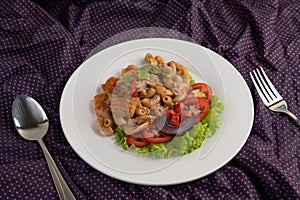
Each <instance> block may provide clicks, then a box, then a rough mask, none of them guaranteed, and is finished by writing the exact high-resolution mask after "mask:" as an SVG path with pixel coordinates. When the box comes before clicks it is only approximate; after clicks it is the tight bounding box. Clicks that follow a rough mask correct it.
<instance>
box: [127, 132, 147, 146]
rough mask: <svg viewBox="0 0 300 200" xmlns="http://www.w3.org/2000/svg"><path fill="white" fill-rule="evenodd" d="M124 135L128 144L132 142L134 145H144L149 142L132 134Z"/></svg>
mask: <svg viewBox="0 0 300 200" xmlns="http://www.w3.org/2000/svg"><path fill="white" fill-rule="evenodd" d="M125 136H126V142H127V143H128V144H133V145H134V146H136V147H145V146H147V145H148V144H150V142H149V141H148V140H146V138H141V137H134V136H132V135H125Z"/></svg>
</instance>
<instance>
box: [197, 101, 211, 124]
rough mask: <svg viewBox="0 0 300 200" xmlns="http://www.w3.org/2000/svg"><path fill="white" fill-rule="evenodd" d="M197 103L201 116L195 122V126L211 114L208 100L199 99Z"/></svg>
mask: <svg viewBox="0 0 300 200" xmlns="http://www.w3.org/2000/svg"><path fill="white" fill-rule="evenodd" d="M197 101H198V108H199V110H200V114H199V116H198V118H197V119H196V121H195V122H194V123H195V124H198V123H199V122H201V121H202V120H203V119H204V118H205V117H206V116H207V114H208V112H209V101H208V100H207V99H205V98H202V97H197Z"/></svg>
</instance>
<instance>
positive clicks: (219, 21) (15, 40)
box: [0, 0, 300, 199]
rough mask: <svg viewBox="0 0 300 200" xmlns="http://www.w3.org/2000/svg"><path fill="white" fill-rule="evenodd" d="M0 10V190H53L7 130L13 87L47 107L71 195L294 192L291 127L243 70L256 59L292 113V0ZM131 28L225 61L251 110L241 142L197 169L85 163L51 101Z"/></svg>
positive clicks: (298, 56) (32, 147)
mask: <svg viewBox="0 0 300 200" xmlns="http://www.w3.org/2000/svg"><path fill="white" fill-rule="evenodd" d="M0 16H1V17H0V96H1V98H0V111H1V119H0V199H58V195H57V192H56V190H55V187H54V184H53V182H52V179H51V176H50V173H49V170H48V168H47V164H46V162H45V159H44V156H43V154H42V151H41V149H40V147H39V146H38V144H37V143H36V142H29V141H25V140H24V139H23V138H21V136H19V135H18V134H17V133H16V131H15V129H14V124H13V121H12V117H11V105H12V102H13V99H14V98H15V96H16V95H18V94H28V95H30V96H31V97H33V98H35V99H36V100H37V101H38V102H39V103H40V104H41V105H42V106H43V107H44V109H45V110H46V111H47V114H48V117H49V120H50V121H51V123H50V128H49V131H48V133H47V135H46V137H45V138H44V140H45V143H46V146H47V147H48V149H49V152H50V153H51V155H52V156H53V158H54V160H55V162H56V164H57V165H58V167H59V168H60V170H61V172H62V174H63V175H64V177H66V181H67V182H68V183H69V185H70V187H71V190H72V191H74V194H75V196H76V198H77V199H300V181H299V180H300V170H299V166H300V159H299V157H300V134H299V132H300V129H299V128H298V127H297V126H296V125H295V123H294V122H293V121H292V119H291V118H289V117H287V116H286V115H283V114H278V113H273V112H271V111H270V110H268V109H267V108H266V107H265V106H264V104H263V103H262V101H261V100H260V98H259V96H258V94H257V92H256V91H255V88H254V86H253V84H252V82H251V80H250V76H249V72H251V71H252V70H253V69H254V68H257V67H263V68H264V69H265V71H266V73H267V74H268V75H269V77H270V79H271V80H272V82H273V83H274V85H275V86H276V88H277V89H278V90H279V92H280V93H281V94H282V96H284V97H285V99H286V101H287V102H288V105H289V109H290V110H291V111H293V113H295V114H296V115H297V116H300V104H299V102H300V90H299V88H300V34H299V31H300V1H299V0H273V1H270V0H230V1H227V0H210V1H208V0H147V1H146V0H135V1H129V0H115V1H102V0H52V1H46V0H34V1H33V0H5V1H0ZM141 27H163V28H168V29H173V30H176V31H179V32H181V33H183V34H187V35H188V36H190V37H191V38H192V39H193V40H194V41H195V42H196V43H198V44H200V45H202V46H205V47H207V48H209V49H211V50H213V51H215V52H217V53H218V54H220V55H221V56H223V57H224V58H226V59H227V60H228V61H230V62H231V63H232V64H233V65H234V67H235V68H236V69H237V70H238V71H239V72H240V73H241V75H242V76H243V78H244V79H245V80H246V82H247V84H248V86H249V88H250V90H251V93H252V95H253V100H254V109H255V119H254V124H253V128H252V130H251V133H250V136H249V138H248V140H247V142H246V144H245V145H244V146H243V148H242V149H241V151H240V152H239V153H238V154H237V155H236V156H235V157H234V158H233V159H232V160H231V161H230V162H229V163H227V164H226V165H225V166H223V167H222V168H220V169H219V170H217V171H215V172H214V173H212V174H210V175H208V176H206V177H203V178H200V179H198V180H195V181H191V182H188V183H183V184H178V185H173V186H159V187H158V186H143V185H136V184H130V183H126V182H123V181H120V180H117V179H114V178H111V177H109V176H107V175H104V174H102V173H101V172H99V171H97V170H95V169H93V168H92V167H90V166H89V165H88V164H87V163H85V162H84V161H83V160H82V159H81V158H80V157H79V156H78V155H77V154H76V153H75V152H74V150H73V149H72V148H71V146H70V145H69V144H68V141H67V140H66V138H65V137H64V134H63V131H62V128H61V125H60V119H59V103H60V97H61V94H62V92H63V88H64V86H65V84H66V83H67V81H68V79H69V77H70V76H71V74H72V73H73V72H74V71H75V70H76V69H77V68H78V67H79V66H80V64H81V63H82V62H83V61H84V59H85V57H86V56H87V55H88V54H89V52H90V51H91V50H92V49H93V48H94V47H95V46H97V44H99V43H100V42H102V41H103V40H105V39H107V38H109V37H111V36H113V35H115V34H117V33H120V32H123V31H126V30H129V29H134V28H141ZM238 96H239V93H238V91H237V94H236V97H237V98H238ZM239 120H241V119H236V123H239ZM237 134H239V133H237ZM228 145H230V144H228ZM195 170H197V169H196V168H195Z"/></svg>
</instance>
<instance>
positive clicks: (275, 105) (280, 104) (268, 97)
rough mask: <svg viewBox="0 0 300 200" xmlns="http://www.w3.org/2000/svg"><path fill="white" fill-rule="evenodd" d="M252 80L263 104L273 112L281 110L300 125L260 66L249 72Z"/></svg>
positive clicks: (299, 121)
mask: <svg viewBox="0 0 300 200" xmlns="http://www.w3.org/2000/svg"><path fill="white" fill-rule="evenodd" d="M250 77H251V79H252V82H253V84H254V86H255V88H256V90H257V92H258V94H259V96H260V98H261V99H262V101H263V102H264V104H265V105H266V106H267V107H268V108H269V109H270V110H272V111H274V112H282V113H285V114H288V115H289V116H290V117H291V118H293V119H294V120H295V121H296V123H297V125H298V126H299V127H300V120H299V119H298V118H297V117H296V115H294V114H293V113H292V112H291V111H289V110H288V107H287V103H286V101H285V100H284V99H283V97H282V96H281V95H280V94H279V93H278V91H277V90H276V89H275V87H274V85H273V84H272V83H271V81H270V80H269V78H268V76H267V75H266V73H265V71H264V70H263V68H262V67H260V68H256V69H255V70H253V72H252V73H251V72H250Z"/></svg>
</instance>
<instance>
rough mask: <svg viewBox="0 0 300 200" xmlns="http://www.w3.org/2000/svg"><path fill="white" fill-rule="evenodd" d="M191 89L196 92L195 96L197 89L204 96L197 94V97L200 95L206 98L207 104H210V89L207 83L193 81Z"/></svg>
mask: <svg viewBox="0 0 300 200" xmlns="http://www.w3.org/2000/svg"><path fill="white" fill-rule="evenodd" d="M192 88H193V90H194V91H195V93H196V96H197V90H198V92H199V93H200V94H201V95H203V94H204V96H198V97H202V98H205V99H207V100H208V104H210V102H211V100H212V90H211V88H210V87H209V85H207V84H206V83H195V84H193V85H192Z"/></svg>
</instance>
